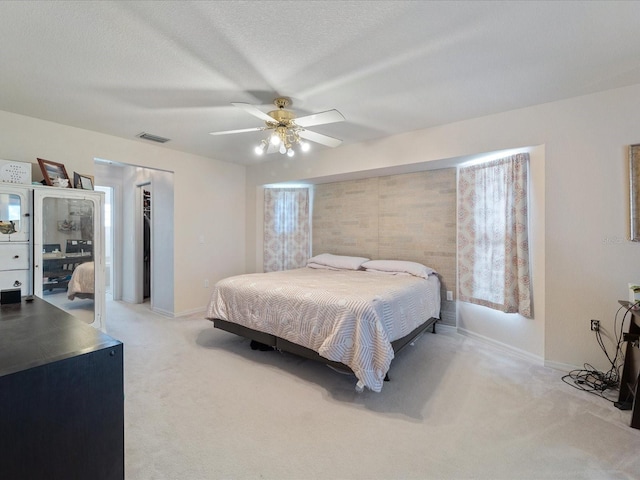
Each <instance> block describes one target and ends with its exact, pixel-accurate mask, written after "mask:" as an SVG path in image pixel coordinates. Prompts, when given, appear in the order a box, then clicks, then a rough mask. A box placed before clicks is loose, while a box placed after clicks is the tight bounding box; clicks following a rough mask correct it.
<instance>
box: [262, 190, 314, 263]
mask: <svg viewBox="0 0 640 480" xmlns="http://www.w3.org/2000/svg"><path fill="white" fill-rule="evenodd" d="M309 231H310V228H309V189H308V188H266V189H265V190H264V271H265V272H273V271H277V270H290V269H293V268H301V267H304V266H305V265H306V263H307V259H308V258H309V245H310V235H309Z"/></svg>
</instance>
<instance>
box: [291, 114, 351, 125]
mask: <svg viewBox="0 0 640 480" xmlns="http://www.w3.org/2000/svg"><path fill="white" fill-rule="evenodd" d="M344 120H345V118H344V116H343V115H342V114H341V113H340V112H339V111H338V110H327V111H326V112H320V113H313V114H311V115H305V116H304V117H298V118H296V119H294V122H295V124H296V125H298V126H300V127H313V126H314V125H324V124H325V123H335V122H343V121H344Z"/></svg>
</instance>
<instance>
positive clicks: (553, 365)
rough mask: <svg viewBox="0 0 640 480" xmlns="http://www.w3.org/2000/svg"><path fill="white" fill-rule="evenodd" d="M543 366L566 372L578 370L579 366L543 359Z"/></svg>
mask: <svg viewBox="0 0 640 480" xmlns="http://www.w3.org/2000/svg"><path fill="white" fill-rule="evenodd" d="M544 366H545V367H549V368H553V369H554V370H559V371H561V372H567V373H568V372H570V371H571V370H580V368H581V367H578V366H576V365H570V364H568V363H561V362H552V361H550V360H545V361H544Z"/></svg>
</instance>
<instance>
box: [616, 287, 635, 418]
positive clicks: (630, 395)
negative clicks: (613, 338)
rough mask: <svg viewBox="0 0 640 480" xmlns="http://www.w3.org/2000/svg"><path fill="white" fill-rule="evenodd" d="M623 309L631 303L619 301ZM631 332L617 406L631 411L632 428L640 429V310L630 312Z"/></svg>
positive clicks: (626, 335) (628, 335)
mask: <svg viewBox="0 0 640 480" xmlns="http://www.w3.org/2000/svg"><path fill="white" fill-rule="evenodd" d="M618 303H620V305H622V306H623V307H626V308H630V307H631V305H632V304H631V303H629V302H626V301H624V300H618ZM630 312H631V321H630V323H629V331H628V332H627V333H625V334H624V336H623V339H624V341H626V342H627V349H626V352H625V355H624V366H623V367H622V379H621V380H620V394H619V395H618V401H617V402H616V403H615V406H616V407H618V408H619V409H620V410H631V426H632V427H633V428H640V398H638V393H639V392H640V389H639V388H638V381H639V380H640V344H639V342H640V310H630Z"/></svg>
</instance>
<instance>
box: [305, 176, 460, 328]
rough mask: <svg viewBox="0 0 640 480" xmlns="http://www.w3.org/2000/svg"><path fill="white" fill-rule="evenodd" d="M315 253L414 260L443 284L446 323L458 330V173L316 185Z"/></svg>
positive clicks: (314, 213)
mask: <svg viewBox="0 0 640 480" xmlns="http://www.w3.org/2000/svg"><path fill="white" fill-rule="evenodd" d="M312 229H313V233H312V239H313V240H312V241H313V254H314V255H318V254H320V253H325V252H326V253H333V254H336V255H356V256H362V257H368V258H371V259H388V260H411V261H414V262H420V263H423V264H425V265H428V266H430V267H432V268H434V269H435V270H436V271H437V272H438V274H439V275H440V280H441V282H442V292H441V293H442V311H441V319H442V322H443V323H445V324H448V325H455V322H456V310H455V302H449V301H447V300H446V291H447V290H450V291H453V292H454V298H455V297H456V169H455V168H447V169H441V170H430V171H426V172H417V173H408V174H403V175H391V176H386V177H376V178H367V179H363V180H351V181H346V182H336V183H326V184H320V185H316V186H315V188H314V199H313V224H312Z"/></svg>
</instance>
